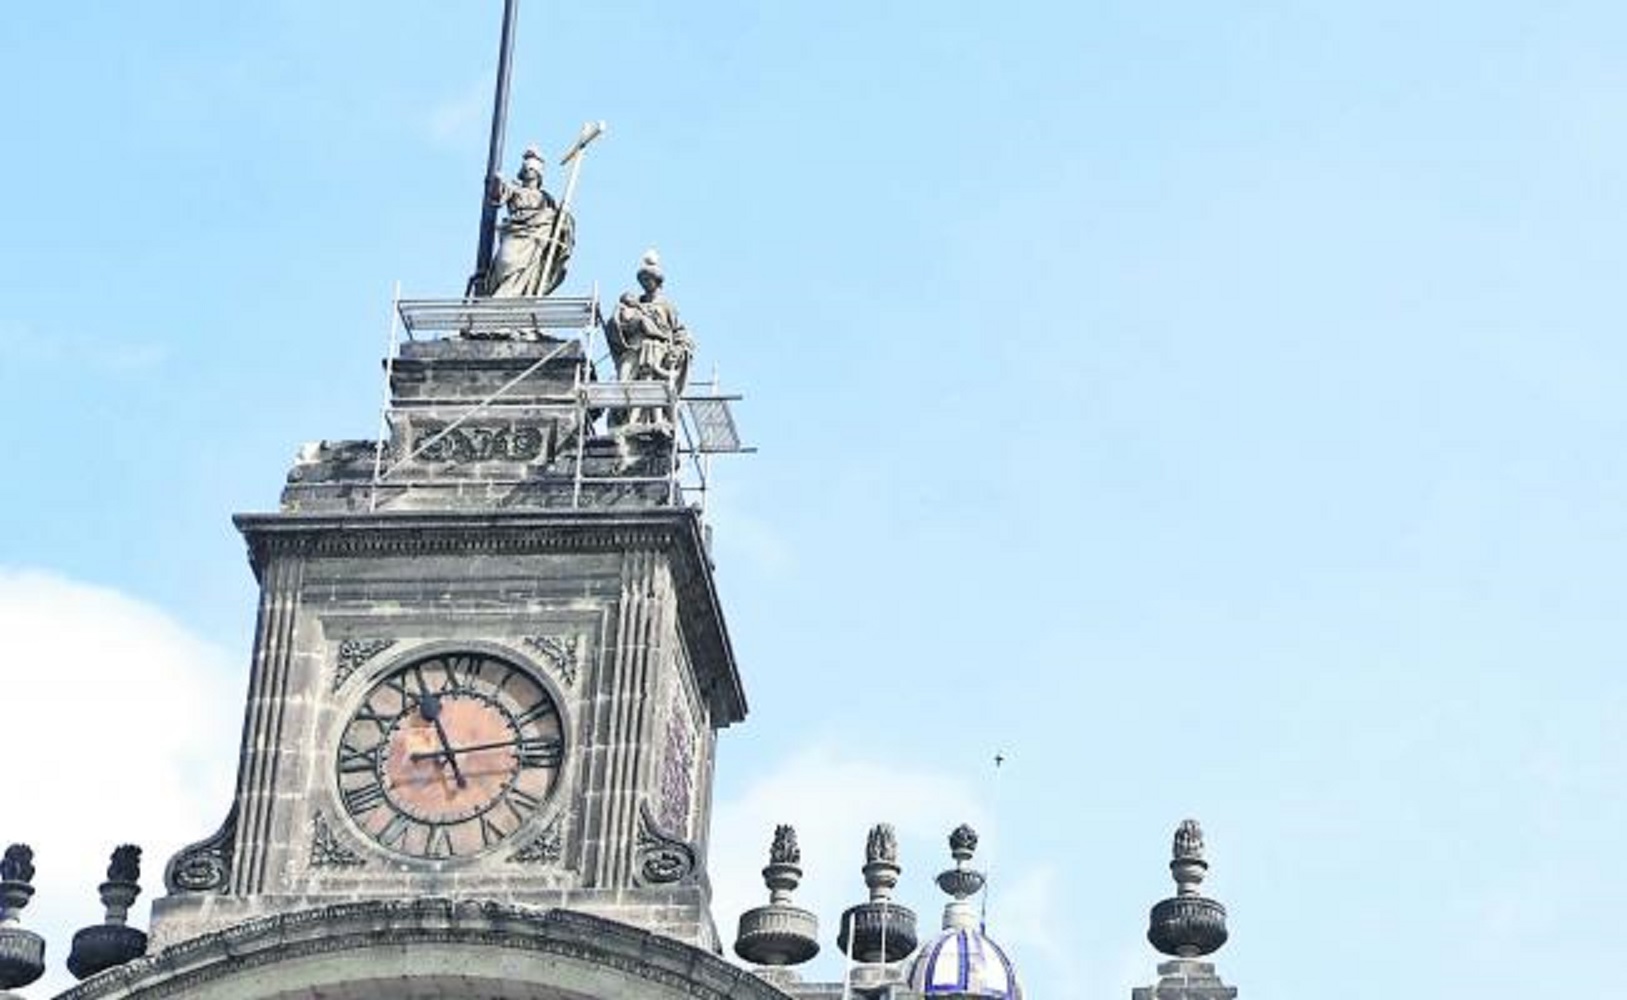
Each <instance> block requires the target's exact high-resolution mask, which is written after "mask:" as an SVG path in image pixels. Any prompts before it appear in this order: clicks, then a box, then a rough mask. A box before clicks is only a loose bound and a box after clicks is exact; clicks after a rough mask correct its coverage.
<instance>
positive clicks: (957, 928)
mask: <svg viewBox="0 0 1627 1000" xmlns="http://www.w3.org/2000/svg"><path fill="white" fill-rule="evenodd" d="M976 850H977V831H976V830H973V829H972V828H971V827H969V826H967V825H966V824H964V823H962V824H961V825H960V826H958V827H956V828H955V830H954V832H953V833H951V834H950V835H949V853H950V855H951V856H952V857H954V859H955V867H953V868H951V869H949V870H948V871H945V872H941V873H939V875H938V888H940V889H942V890H943V891H944V892H946V893H948V894H949V897H950V899H949V905H948V906H945V907H944V908H943V933H941V934H939V935H938V936H937V937H935V938H933V939H932V940H930V941H928V942H926V943H925V944H923V945H922V946H921V950H920V951H918V952H916V954H915V962H914V964H912V965H911V966H910V988H911V989H913V990H914V991H915V992H917V993H919V994H921V995H922V996H925V997H944V998H945V1000H948V998H951V997H954V998H957V1000H958V998H962V997H987V998H990V1000H1023V988H1022V986H1021V985H1020V984H1019V983H1018V982H1017V970H1016V968H1015V967H1014V966H1012V964H1011V959H1010V958H1009V957H1007V955H1006V953H1005V950H1004V949H1003V948H1001V947H1000V946H999V945H997V944H995V943H994V939H993V938H991V937H989V936H988V935H987V934H985V933H983V922H982V920H981V919H980V918H979V917H978V914H977V911H976V910H975V909H973V908H972V904H971V902H970V897H971V896H973V895H975V894H977V893H978V892H979V891H980V890H981V889H982V888H983V883H984V881H985V876H984V875H983V873H982V872H980V871H978V870H977V869H975V868H973V867H971V865H970V863H969V862H970V861H971V860H972V852H973V851H976Z"/></svg>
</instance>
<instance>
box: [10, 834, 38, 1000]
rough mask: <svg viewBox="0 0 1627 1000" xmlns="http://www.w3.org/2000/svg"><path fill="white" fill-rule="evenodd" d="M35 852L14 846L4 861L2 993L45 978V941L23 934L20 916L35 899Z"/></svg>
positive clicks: (32, 935)
mask: <svg viewBox="0 0 1627 1000" xmlns="http://www.w3.org/2000/svg"><path fill="white" fill-rule="evenodd" d="M33 880H34V851H33V850H32V849H31V848H30V847H29V846H28V845H27V844H12V845H11V846H10V847H8V848H6V853H5V857H4V859H0V990H10V989H16V988H17V987H20V986H27V985H28V984H29V983H31V982H33V981H34V980H36V979H38V978H39V977H40V976H42V975H44V974H45V939H44V938H42V937H40V936H39V935H38V934H35V933H34V932H33V931H27V930H23V928H22V927H21V926H19V924H20V923H21V919H20V918H19V916H18V914H20V913H21V912H22V910H23V908H24V907H26V906H27V905H28V901H29V900H30V899H31V898H33V895H34V886H33V885H31V884H30V883H32V882H33Z"/></svg>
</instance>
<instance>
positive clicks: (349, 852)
mask: <svg viewBox="0 0 1627 1000" xmlns="http://www.w3.org/2000/svg"><path fill="white" fill-rule="evenodd" d="M365 864H367V859H366V858H364V857H362V856H361V855H360V854H358V853H356V851H355V849H353V848H352V847H350V846H349V845H348V844H346V843H345V842H344V841H342V840H340V839H339V835H338V834H336V833H334V832H333V828H332V827H331V826H329V825H328V820H327V817H325V816H323V815H322V814H321V813H320V812H314V813H312V814H311V867H312V868H360V867H361V866H362V865H365Z"/></svg>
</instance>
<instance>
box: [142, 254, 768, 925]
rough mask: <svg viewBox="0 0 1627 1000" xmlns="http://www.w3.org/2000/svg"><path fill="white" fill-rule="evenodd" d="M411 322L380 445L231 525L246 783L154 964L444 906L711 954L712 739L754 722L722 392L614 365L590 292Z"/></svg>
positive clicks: (421, 316) (327, 456)
mask: <svg viewBox="0 0 1627 1000" xmlns="http://www.w3.org/2000/svg"><path fill="white" fill-rule="evenodd" d="M640 276H641V280H643V281H644V282H645V283H646V284H652V283H653V284H656V285H657V286H659V283H660V282H659V281H655V282H652V281H651V280H650V279H651V278H652V277H653V278H657V279H659V278H662V277H664V276H662V275H661V273H660V264H659V261H658V260H656V259H655V258H654V257H653V255H652V256H648V257H646V259H645V261H644V263H643V265H642V266H641V269H640ZM662 301H663V302H664V301H665V300H662ZM625 308H627V307H624V309H625ZM635 311H636V310H635ZM399 312H400V317H401V320H402V323H403V326H404V328H405V330H406V331H407V333H408V335H409V337H410V338H411V339H409V340H406V341H404V342H403V343H401V344H400V345H399V347H398V349H396V350H394V351H392V356H391V357H390V358H388V359H387V361H386V366H387V369H388V381H389V386H390V404H389V406H388V408H387V410H386V420H385V426H386V427H387V429H388V433H387V436H386V437H385V438H384V440H382V441H380V442H352V441H341V442H322V443H319V444H314V445H309V446H307V447H306V448H305V449H304V450H303V451H302V452H301V453H300V455H299V457H298V459H297V461H296V463H295V465H294V466H293V468H292V470H291V471H290V472H289V474H288V481H287V485H286V487H285V488H284V490H283V495H282V502H281V505H280V509H279V510H278V511H276V512H274V513H267V514H249V515H241V516H239V517H238V518H237V519H236V522H237V525H238V527H239V529H240V530H241V531H242V533H243V535H244V537H245V539H246V540H247V543H248V549H249V558H250V563H251V565H252V566H253V569H254V573H255V575H256V577H257V579H258V581H259V584H260V606H259V618H258V626H257V633H256V637H255V646H254V656H253V661H252V665H251V670H250V679H249V691H248V701H247V706H246V711H245V715H244V727H243V742H242V751H241V763H240V771H239V776H238V782H237V788H236V794H235V798H234V801H233V802H232V804H231V806H230V809H229V812H228V815H227V818H226V820H225V822H224V824H223V825H222V826H221V828H220V829H219V831H218V832H216V833H215V834H214V835H213V836H212V837H209V838H207V839H205V840H203V841H200V842H199V843H197V844H195V845H193V846H191V847H188V848H186V849H184V850H183V851H181V852H180V853H179V854H178V855H176V856H175V857H174V858H173V859H172V860H171V861H170V863H169V865H168V867H167V871H166V875H165V882H166V888H167V889H168V892H169V895H168V896H167V897H165V898H163V899H161V900H159V901H157V902H156V903H155V905H154V917H153V927H152V936H153V943H154V946H155V947H159V948H161V947H163V946H165V945H167V944H171V943H174V942H177V941H180V940H184V939H188V938H192V937H195V936H197V935H198V934H200V933H204V932H207V931H210V930H212V929H217V928H222V927H227V926H230V925H236V924H240V923H242V922H243V921H245V920H250V919H254V918H257V917H262V916H267V915H272V914H277V913H288V912H295V911H304V910H309V909H310V908H312V907H320V906H322V905H325V904H332V903H337V902H341V901H353V900H358V899H369V900H389V899H399V900H415V899H421V898H425V897H438V896H445V897H455V898H474V899H480V900H490V901H496V902H500V903H505V904H513V905H518V906H526V907H565V908H569V909H571V910H575V911H580V912H583V913H588V914H596V915H599V916H602V917H605V918H608V919H612V920H615V921H618V922H620V923H624V924H628V925H632V926H635V927H641V928H645V929H647V930H650V931H654V932H657V933H659V934H661V935H664V936H666V937H668V938H673V939H676V940H678V941H683V942H687V943H689V944H692V945H695V946H698V947H701V948H705V949H707V950H717V948H718V947H719V943H720V942H719V937H718V933H717V930H716V928H715V927H714V925H713V922H712V918H711V915H710V912H709V908H708V904H709V886H708V882H707V876H706V847H707V845H706V831H707V828H708V812H709V809H710V806H711V785H712V771H713V750H714V746H715V740H716V734H717V732H718V731H719V730H720V729H722V728H724V727H726V726H728V725H730V724H731V723H734V722H738V721H740V720H741V719H742V718H743V717H744V715H745V710H746V705H745V698H744V695H743V692H742V689H741V684H740V675H739V671H738V669H737V668H736V665H735V660H734V653H733V650H732V648H731V646H730V643H729V635H728V630H727V628H726V627H725V625H724V620H723V616H722V613H721V610H720V608H719V605H718V599H717V592H716V589H715V586H714V582H713V572H712V564H711V561H710V559H709V556H708V553H707V535H706V530H705V527H704V525H703V521H702V516H701V512H700V509H699V508H698V507H697V506H696V504H695V501H696V499H697V498H698V496H699V494H698V493H697V492H696V489H695V487H696V486H698V485H701V482H700V481H699V480H698V479H697V478H696V477H697V475H698V473H699V471H700V466H699V463H700V462H702V461H704V460H705V459H706V457H707V453H708V452H712V451H717V450H729V449H730V448H733V447H735V446H736V445H735V442H734V441H733V431H732V423H731V421H730V418H729V414H728V411H727V408H726V401H725V400H724V399H723V398H721V397H717V396H716V395H715V394H713V395H708V394H706V393H705V392H696V391H695V390H694V389H691V390H690V391H689V392H688V393H686V394H682V395H681V392H682V387H681V381H682V380H681V376H674V377H661V376H659V375H658V374H652V373H651V371H650V370H649V369H648V368H644V369H640V368H638V367H637V365H636V363H635V364H633V365H632V366H624V367H623V369H622V371H621V373H620V374H622V375H625V376H626V378H625V379H618V378H616V377H615V376H614V375H611V374H610V373H605V375H600V374H599V373H597V372H595V371H594V370H593V368H592V366H591V364H590V363H589V360H588V359H589V356H590V354H589V351H590V350H591V348H590V347H589V346H588V345H589V344H590V343H591V341H592V340H593V338H594V337H595V336H596V335H598V333H599V331H600V329H601V326H600V322H599V320H600V309H599V306H598V303H597V302H596V301H594V300H592V299H588V298H576V299H572V298H547V299H542V298H525V297H519V298H507V299H500V298H485V299H478V298H477V299H468V300H456V301H449V302H433V301H413V302H402V303H400V304H399ZM667 312H668V313H670V315H672V316H673V317H675V316H676V311H675V310H671V309H670V305H669V306H668V307H667ZM638 321H640V317H636V316H632V315H620V316H619V317H618V316H613V317H612V318H611V320H610V322H609V323H607V324H604V330H605V332H606V334H607V335H608V336H609V337H611V338H612V340H615V339H618V338H625V337H626V336H627V333H628V332H627V331H626V330H623V329H621V328H620V327H619V326H618V324H623V325H626V326H631V325H632V324H633V323H635V322H638ZM679 329H680V330H681V328H679ZM646 336H650V335H649V334H648V333H646ZM651 339H653V337H651ZM677 343H678V341H677V340H676V339H672V338H669V339H668V340H667V341H664V342H662V343H661V344H651V343H649V342H648V341H647V342H646V343H645V345H644V350H645V352H646V354H648V355H650V356H651V357H656V358H657V359H658V360H659V355H660V352H661V351H662V350H667V349H668V348H672V349H674V350H676V348H675V347H673V345H675V344H677ZM682 344H683V346H682V350H683V351H684V352H687V351H689V350H691V349H692V342H691V341H689V340H688V337H687V332H686V331H685V332H684V333H683V341H682ZM623 350H624V351H625V348H624V349H623ZM682 360H683V361H687V357H685V358H683V359H682ZM606 376H608V377H606Z"/></svg>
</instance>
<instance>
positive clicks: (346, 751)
mask: <svg viewBox="0 0 1627 1000" xmlns="http://www.w3.org/2000/svg"><path fill="white" fill-rule="evenodd" d="M383 749H384V744H382V743H375V744H373V745H372V746H370V747H368V748H367V749H365V750H358V749H357V748H355V747H353V746H351V745H350V744H349V743H341V744H339V773H340V774H374V773H376V772H377V771H378V766H379V752H380V751H381V750H383Z"/></svg>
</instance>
